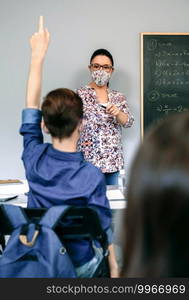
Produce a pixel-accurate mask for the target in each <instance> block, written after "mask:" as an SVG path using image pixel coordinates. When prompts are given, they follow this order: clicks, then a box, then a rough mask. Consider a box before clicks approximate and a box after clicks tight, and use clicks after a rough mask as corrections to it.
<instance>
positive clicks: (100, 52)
mask: <svg viewBox="0 0 189 300" xmlns="http://www.w3.org/2000/svg"><path fill="white" fill-rule="evenodd" d="M98 55H105V56H107V57H108V58H109V59H110V60H111V63H112V66H113V65H114V60H113V56H112V55H111V53H110V52H109V51H108V50H106V49H97V50H96V51H94V53H93V54H92V56H91V59H90V64H91V62H92V60H93V58H95V57H96V56H98Z"/></svg>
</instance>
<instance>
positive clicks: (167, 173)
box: [122, 112, 189, 277]
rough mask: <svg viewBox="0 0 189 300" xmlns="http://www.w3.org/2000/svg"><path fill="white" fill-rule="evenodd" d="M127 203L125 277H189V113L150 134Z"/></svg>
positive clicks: (133, 170) (132, 177)
mask: <svg viewBox="0 0 189 300" xmlns="http://www.w3.org/2000/svg"><path fill="white" fill-rule="evenodd" d="M127 199H128V206H127V208H126V210H125V215H124V226H123V227H124V228H125V229H126V233H124V236H125V238H124V239H125V242H124V249H123V269H122V276H124V277H125V276H126V277H189V238H188V229H189V112H186V113H181V114H175V115H172V116H170V117H167V118H166V119H165V120H163V121H161V122H160V123H159V124H158V125H155V126H154V127H153V128H152V129H151V130H150V131H149V132H148V133H147V134H146V136H145V138H144V141H143V143H142V145H141V146H140V147H139V149H138V152H137V154H136V157H135V159H134V162H133V165H132V168H131V173H130V179H129V184H128V192H127ZM124 236H123V237H124Z"/></svg>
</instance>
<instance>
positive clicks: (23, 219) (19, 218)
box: [1, 204, 28, 229]
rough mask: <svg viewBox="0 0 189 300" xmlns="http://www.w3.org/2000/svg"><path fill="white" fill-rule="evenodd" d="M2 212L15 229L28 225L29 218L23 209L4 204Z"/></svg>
mask: <svg viewBox="0 0 189 300" xmlns="http://www.w3.org/2000/svg"><path fill="white" fill-rule="evenodd" d="M1 210H2V212H3V214H4V216H5V218H6V220H7V222H8V223H9V224H10V225H11V227H12V228H13V229H15V228H17V227H19V226H22V225H24V224H28V218H27V216H26V214H25V212H24V210H23V208H22V207H20V206H17V205H12V204H2V205H1Z"/></svg>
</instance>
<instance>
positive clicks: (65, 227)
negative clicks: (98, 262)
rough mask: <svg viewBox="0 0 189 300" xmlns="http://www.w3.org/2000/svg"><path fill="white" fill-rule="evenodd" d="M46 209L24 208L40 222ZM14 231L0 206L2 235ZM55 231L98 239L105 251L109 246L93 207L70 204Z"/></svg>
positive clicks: (35, 221)
mask: <svg viewBox="0 0 189 300" xmlns="http://www.w3.org/2000/svg"><path fill="white" fill-rule="evenodd" d="M46 210H47V209H46V208H24V211H25V213H26V215H27V217H28V218H29V219H31V220H32V222H34V223H37V222H38V220H39V219H40V218H41V216H42V215H43V214H44V213H45V212H46ZM12 231H13V228H12V226H11V224H10V223H9V222H8V220H7V219H6V218H5V215H4V214H3V212H2V210H1V207H0V235H2V236H4V235H10V234H11V233H12ZM55 232H56V233H57V234H58V235H59V236H60V237H61V238H62V237H63V238H64V239H82V238H88V239H91V240H97V241H98V242H99V243H100V244H101V246H102V248H103V250H104V251H106V250H107V247H108V241H107V235H106V233H105V231H104V230H103V229H102V226H101V223H100V220H99V217H98V213H97V212H96V211H95V210H94V209H93V208H91V207H77V206H70V208H69V209H68V211H67V212H66V213H65V215H64V216H63V218H62V219H61V221H60V222H58V224H57V225H56V227H55Z"/></svg>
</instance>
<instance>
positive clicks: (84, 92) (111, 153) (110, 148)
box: [77, 86, 134, 173]
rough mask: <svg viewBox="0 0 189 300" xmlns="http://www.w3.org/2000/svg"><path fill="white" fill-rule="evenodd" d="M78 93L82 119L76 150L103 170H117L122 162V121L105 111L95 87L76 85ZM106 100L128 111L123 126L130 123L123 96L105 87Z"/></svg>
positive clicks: (131, 118) (107, 171)
mask: <svg viewBox="0 0 189 300" xmlns="http://www.w3.org/2000/svg"><path fill="white" fill-rule="evenodd" d="M77 93H78V95H79V96H80V97H81V99H82V100H83V109H84V120H85V121H84V126H83V130H82V132H81V137H80V140H79V142H78V150H79V151H82V152H83V154H84V157H85V159H86V160H87V161H89V162H91V163H92V164H93V165H95V166H97V167H99V168H100V169H101V170H102V172H103V173H112V172H117V171H118V170H120V169H122V168H123V166H124V161H123V149H122V143H121V125H120V124H119V123H118V121H117V120H116V117H114V116H111V115H110V114H108V113H106V108H105V107H103V106H102V105H101V104H100V103H99V102H98V100H97V96H96V92H95V89H93V88H91V87H89V86H85V87H82V88H80V89H78V90H77ZM108 102H109V103H112V104H114V105H116V106H117V107H118V108H119V109H120V110H121V111H122V112H124V113H127V114H128V116H129V118H128V121H127V123H126V124H124V125H123V127H125V128H127V127H131V125H132V124H133V121H134V119H133V116H132V115H131V114H130V112H129V107H128V104H127V101H126V98H125V96H124V95H123V94H121V93H120V92H117V91H115V90H110V89H108Z"/></svg>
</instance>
